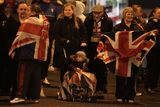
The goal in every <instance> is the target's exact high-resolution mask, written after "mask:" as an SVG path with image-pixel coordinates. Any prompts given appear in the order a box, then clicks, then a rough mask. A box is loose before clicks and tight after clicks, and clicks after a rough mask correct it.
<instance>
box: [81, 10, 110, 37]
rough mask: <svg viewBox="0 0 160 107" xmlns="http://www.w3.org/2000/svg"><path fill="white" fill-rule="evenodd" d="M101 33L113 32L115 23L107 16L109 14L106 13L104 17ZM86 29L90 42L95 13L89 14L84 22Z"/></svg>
mask: <svg viewBox="0 0 160 107" xmlns="http://www.w3.org/2000/svg"><path fill="white" fill-rule="evenodd" d="M101 21H102V22H101V33H105V32H111V31H112V29H113V22H112V20H111V18H109V17H108V16H107V14H105V13H104V15H103V16H102V18H101ZM84 23H85V25H86V28H87V34H88V40H90V39H91V36H92V34H93V27H94V19H93V13H92V12H91V13H89V14H88V16H87V17H86V19H85V21H84Z"/></svg>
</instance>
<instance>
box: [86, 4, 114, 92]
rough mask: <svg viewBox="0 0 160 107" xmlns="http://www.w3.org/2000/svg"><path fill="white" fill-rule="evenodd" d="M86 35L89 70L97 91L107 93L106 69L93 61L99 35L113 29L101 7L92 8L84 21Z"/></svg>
mask: <svg viewBox="0 0 160 107" xmlns="http://www.w3.org/2000/svg"><path fill="white" fill-rule="evenodd" d="M84 23H85V25H86V28H87V33H88V36H89V37H88V49H87V56H88V58H89V59H90V63H89V69H90V71H92V72H94V73H95V75H96V77H97V91H103V92H104V93H106V92H107V89H106V85H107V69H106V65H105V64H104V62H103V61H102V60H99V59H97V58H96V59H95V57H96V54H97V45H98V42H99V39H100V36H99V34H100V33H106V32H111V31H112V28H113V22H112V20H111V19H110V18H109V17H108V16H107V14H106V12H105V9H104V7H103V6H101V5H96V6H94V7H93V9H92V12H91V13H89V15H88V16H87V17H86V19H85V22H84Z"/></svg>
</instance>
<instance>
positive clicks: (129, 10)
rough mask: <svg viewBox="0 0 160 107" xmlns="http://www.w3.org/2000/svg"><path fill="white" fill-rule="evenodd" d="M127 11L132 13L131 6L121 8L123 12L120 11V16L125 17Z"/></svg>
mask: <svg viewBox="0 0 160 107" xmlns="http://www.w3.org/2000/svg"><path fill="white" fill-rule="evenodd" d="M128 12H131V13H133V14H134V11H133V9H132V7H125V8H124V9H123V12H122V17H123V18H125V17H126V13H128Z"/></svg>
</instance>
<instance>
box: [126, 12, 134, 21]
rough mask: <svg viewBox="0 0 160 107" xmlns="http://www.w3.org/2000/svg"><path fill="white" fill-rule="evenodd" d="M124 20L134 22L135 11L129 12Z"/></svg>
mask: <svg viewBox="0 0 160 107" xmlns="http://www.w3.org/2000/svg"><path fill="white" fill-rule="evenodd" d="M124 20H126V21H127V22H132V21H133V12H127V13H126V14H125V18H124Z"/></svg>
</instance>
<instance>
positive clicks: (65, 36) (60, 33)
mask: <svg viewBox="0 0 160 107" xmlns="http://www.w3.org/2000/svg"><path fill="white" fill-rule="evenodd" d="M78 24H79V29H76V28H75V26H74V20H73V19H69V18H67V17H65V18H64V19H62V18H61V19H58V20H57V22H56V23H55V26H54V36H55V40H56V44H55V46H56V49H55V51H56V52H55V57H54V63H55V64H56V65H55V66H59V65H61V64H62V63H64V60H65V59H66V58H65V57H64V54H65V52H66V55H67V57H68V58H69V57H70V55H74V54H75V53H76V52H77V51H78V50H80V44H81V43H82V42H86V38H87V36H86V28H85V26H84V24H83V23H82V21H81V20H80V19H78ZM67 41H69V43H67ZM64 50H65V52H64ZM57 58H58V59H57ZM57 61H58V62H57ZM59 61H60V62H59ZM58 63H59V64H58Z"/></svg>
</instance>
